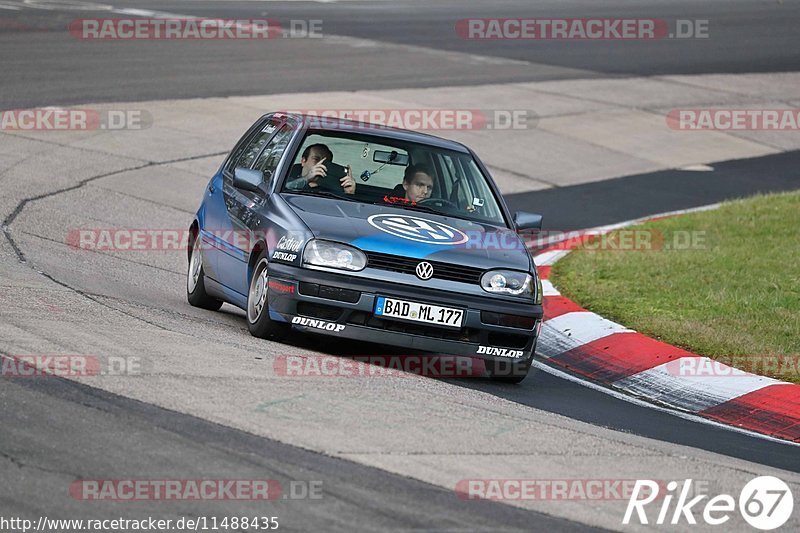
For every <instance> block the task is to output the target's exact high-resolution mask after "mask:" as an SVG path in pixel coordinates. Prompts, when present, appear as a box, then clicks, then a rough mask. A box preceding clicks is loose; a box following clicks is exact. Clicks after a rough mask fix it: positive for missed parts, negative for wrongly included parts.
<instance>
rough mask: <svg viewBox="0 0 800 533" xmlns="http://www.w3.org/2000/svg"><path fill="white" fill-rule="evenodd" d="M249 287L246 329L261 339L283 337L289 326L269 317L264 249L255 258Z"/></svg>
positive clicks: (265, 254)
mask: <svg viewBox="0 0 800 533" xmlns="http://www.w3.org/2000/svg"><path fill="white" fill-rule="evenodd" d="M255 265H256V266H255V268H253V275H252V276H251V277H250V288H249V289H248V291H247V329H249V330H250V334H251V335H253V336H254V337H259V338H261V339H273V340H281V339H284V338H285V337H286V336H287V335H288V334H289V330H290V329H291V327H290V326H289V324H287V323H286V322H276V321H274V320H272V319H270V317H269V301H268V300H267V297H268V293H269V291H268V278H267V274H268V272H269V259H268V256H267V253H266V251H264V252H261V254H259V256H258V259H256V263H255Z"/></svg>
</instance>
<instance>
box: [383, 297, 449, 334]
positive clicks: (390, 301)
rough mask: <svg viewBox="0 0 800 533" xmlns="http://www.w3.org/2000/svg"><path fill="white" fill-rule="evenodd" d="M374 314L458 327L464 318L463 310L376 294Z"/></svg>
mask: <svg viewBox="0 0 800 533" xmlns="http://www.w3.org/2000/svg"><path fill="white" fill-rule="evenodd" d="M375 316H381V317H386V318H398V319H402V320H411V321H412V322H422V323H425V324H433V325H435V326H446V327H451V328H460V327H461V323H462V322H463V320H464V310H463V309H453V308H452V307H440V306H438V305H431V304H423V303H419V302H409V301H406V300H395V299H394V298H386V297H385V296H378V301H377V302H376V303H375Z"/></svg>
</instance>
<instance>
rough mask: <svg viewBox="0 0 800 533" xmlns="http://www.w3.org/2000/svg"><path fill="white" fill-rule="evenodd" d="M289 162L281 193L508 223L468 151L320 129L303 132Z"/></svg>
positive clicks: (497, 223) (485, 178) (491, 222)
mask: <svg viewBox="0 0 800 533" xmlns="http://www.w3.org/2000/svg"><path fill="white" fill-rule="evenodd" d="M292 163H293V164H292V166H291V168H290V169H289V175H288V176H287V178H286V179H285V180H284V183H283V188H282V191H283V192H290V193H296V194H315V195H323V196H335V197H340V198H343V199H347V200H351V201H357V202H363V203H372V204H383V205H393V206H395V207H400V208H403V209H409V210H416V211H430V212H435V213H439V214H442V215H447V216H453V217H459V218H465V219H468V220H474V221H479V222H485V223H490V224H494V225H501V226H505V225H506V223H505V220H504V218H503V212H502V210H501V209H500V206H499V204H498V202H497V199H496V198H495V196H494V194H493V193H492V189H491V187H490V186H489V184H488V182H487V180H488V179H489V178H488V177H487V176H485V175H484V174H483V173H482V172H481V170H480V168H479V167H478V165H477V164H476V162H475V160H474V159H473V157H472V156H471V155H470V154H466V153H463V152H458V151H453V150H446V149H442V148H437V147H435V146H430V145H426V144H420V143H409V142H404V141H398V140H395V139H389V138H385V137H375V136H365V135H355V134H342V133H339V132H336V133H332V132H322V131H320V132H311V133H309V134H308V135H307V136H306V138H305V139H304V141H303V143H302V145H301V146H300V149H299V150H298V151H297V153H296V154H295V156H294V159H293V161H292ZM321 167H324V169H322V170H321Z"/></svg>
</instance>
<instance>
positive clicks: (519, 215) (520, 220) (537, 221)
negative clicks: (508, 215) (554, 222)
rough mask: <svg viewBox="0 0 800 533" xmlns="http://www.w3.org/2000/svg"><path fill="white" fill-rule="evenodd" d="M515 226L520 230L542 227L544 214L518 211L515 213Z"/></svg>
mask: <svg viewBox="0 0 800 533" xmlns="http://www.w3.org/2000/svg"><path fill="white" fill-rule="evenodd" d="M514 226H516V228H517V229H518V230H523V229H542V215H537V214H536V213H526V212H525V211H517V212H516V213H514Z"/></svg>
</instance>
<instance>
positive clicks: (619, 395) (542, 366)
mask: <svg viewBox="0 0 800 533" xmlns="http://www.w3.org/2000/svg"><path fill="white" fill-rule="evenodd" d="M533 366H534V367H536V368H538V369H539V370H542V371H543V372H547V373H548V374H550V375H551V376H555V377H557V378H561V379H565V380H567V381H571V382H573V383H577V384H579V385H583V386H584V387H588V388H590V389H592V390H595V391H598V392H602V393H605V394H608V395H609V396H613V397H614V398H616V399H618V400H622V401H624V402H628V403H631V404H633V405H636V406H638V407H646V408H648V409H655V410H656V411H660V412H662V413H667V414H669V415H672V416H676V417H678V418H682V419H684V420H689V421H690V422H697V423H700V424H706V425H709V426H714V427H716V428H720V429H726V430H728V431H733V432H735V433H742V434H744V435H747V436H748V437H755V438H757V439H762V440H767V441H770V442H774V443H778V444H786V445H788V446H797V447H800V442H792V441H788V440H783V439H778V438H775V437H770V436H769V435H764V434H763V433H756V432H754V431H750V430H748V429H742V428H738V427H736V426H729V425H727V424H722V423H721V422H716V421H714V420H711V419H709V418H703V417H702V416H699V415H695V414H692V413H685V412H683V411H678V410H676V409H674V408H669V407H662V406H660V405H656V404H654V403H652V402H649V401H645V400H640V399H639V398H634V397H633V396H629V395H627V394H625V393H623V392H618V391H615V390H613V389H609V388H607V387H603V386H602V385H598V384H596V383H593V382H591V381H586V380H584V379H582V378H579V377H577V376H573V375H572V374H568V373H567V372H564V371H563V370H559V369H557V368H554V367H552V366H550V365H548V364H546V363H543V362H541V361H534V362H533ZM658 440H662V441H663V439H658Z"/></svg>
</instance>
